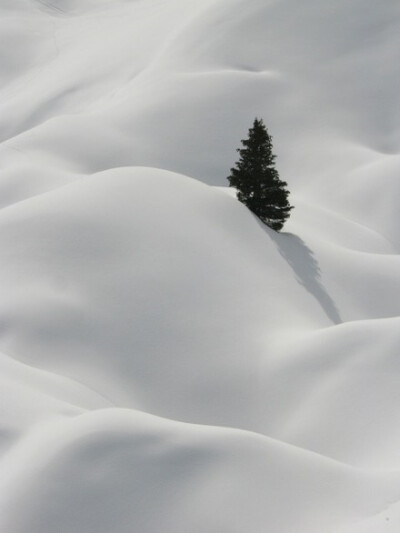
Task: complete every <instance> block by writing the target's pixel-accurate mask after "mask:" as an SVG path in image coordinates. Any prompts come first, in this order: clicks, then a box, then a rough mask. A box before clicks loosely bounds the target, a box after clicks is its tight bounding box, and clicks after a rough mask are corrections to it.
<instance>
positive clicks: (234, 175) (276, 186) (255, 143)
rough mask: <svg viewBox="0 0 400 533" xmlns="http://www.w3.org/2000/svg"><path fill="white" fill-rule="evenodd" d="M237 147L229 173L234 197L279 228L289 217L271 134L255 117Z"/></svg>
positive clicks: (269, 223) (270, 224) (271, 226)
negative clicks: (236, 158) (234, 161)
mask: <svg viewBox="0 0 400 533" xmlns="http://www.w3.org/2000/svg"><path fill="white" fill-rule="evenodd" d="M241 143H242V144H243V148H238V149H237V151H238V152H239V154H240V159H239V161H238V162H237V163H236V167H235V168H231V175H230V176H228V180H229V185H230V186H231V187H235V188H236V189H237V198H238V200H239V201H240V202H242V203H244V204H245V205H246V206H247V207H248V208H249V209H250V211H252V212H253V213H254V214H255V215H257V216H258V218H259V219H260V220H262V222H264V224H267V226H269V227H270V228H272V229H274V230H276V231H279V230H281V229H282V227H283V225H284V223H285V221H286V219H287V218H289V216H290V210H291V209H293V207H291V206H290V204H289V201H288V196H289V192H288V191H287V190H286V186H287V183H286V182H285V181H282V180H281V179H280V178H279V174H278V171H277V170H276V168H275V166H274V162H275V155H274V154H273V153H272V137H271V136H270V135H269V134H268V131H267V128H266V127H265V125H264V122H263V120H262V119H260V120H258V119H257V118H256V119H255V120H254V123H253V127H252V128H250V129H249V136H248V138H247V139H243V140H242V141H241Z"/></svg>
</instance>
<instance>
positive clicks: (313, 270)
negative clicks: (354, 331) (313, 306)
mask: <svg viewBox="0 0 400 533" xmlns="http://www.w3.org/2000/svg"><path fill="white" fill-rule="evenodd" d="M268 233H269V235H270V237H271V238H272V240H273V241H274V242H275V244H276V246H277V248H278V250H279V253H280V254H281V256H282V257H283V258H284V259H285V260H286V261H287V263H288V265H289V266H290V267H291V269H292V270H293V272H294V274H295V276H296V280H297V281H298V282H299V283H300V285H302V286H303V287H304V288H305V289H306V290H307V291H308V292H309V293H310V294H311V295H312V296H313V297H314V298H315V299H316V300H317V302H318V303H319V305H320V306H321V307H322V309H323V310H324V312H325V314H326V315H327V317H328V318H329V319H330V320H331V321H332V322H333V323H334V324H341V323H342V322H343V321H342V319H341V317H340V314H339V310H338V309H337V307H336V305H335V302H334V301H333V300H332V298H331V297H330V295H329V294H328V292H327V291H326V289H325V287H324V286H323V285H322V283H321V270H320V267H319V264H318V261H317V260H316V259H315V257H314V254H313V252H312V250H310V248H308V246H307V245H306V244H305V242H304V241H303V240H302V239H300V237H298V236H297V235H293V234H292V233H284V234H278V233H276V232H273V231H271V232H268Z"/></svg>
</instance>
